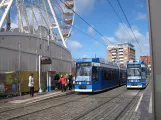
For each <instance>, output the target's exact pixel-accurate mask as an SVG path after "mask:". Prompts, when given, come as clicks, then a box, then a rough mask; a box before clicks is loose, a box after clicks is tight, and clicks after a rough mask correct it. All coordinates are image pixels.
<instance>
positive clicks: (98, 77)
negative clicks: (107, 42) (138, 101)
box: [74, 58, 126, 92]
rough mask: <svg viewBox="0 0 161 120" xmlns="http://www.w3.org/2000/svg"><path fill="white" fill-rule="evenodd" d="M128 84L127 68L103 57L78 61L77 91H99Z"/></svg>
mask: <svg viewBox="0 0 161 120" xmlns="http://www.w3.org/2000/svg"><path fill="white" fill-rule="evenodd" d="M125 84H126V68H125V67H123V66H120V65H118V64H115V63H110V62H105V61H104V59H102V58H91V59H79V60H77V61H76V80H75V85H74V87H75V92H99V91H103V90H106V89H109V88H113V87H117V86H120V85H125Z"/></svg>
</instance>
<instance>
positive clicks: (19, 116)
mask: <svg viewBox="0 0 161 120" xmlns="http://www.w3.org/2000/svg"><path fill="white" fill-rule="evenodd" d="M69 96H72V95H69ZM90 96H91V95H86V96H84V97H81V98H77V99H74V100H69V101H67V102H64V103H60V104H57V105H52V106H50V107H45V108H43V109H40V110H36V111H32V112H29V113H27V114H23V115H18V116H15V117H11V118H9V119H7V120H12V119H17V118H21V117H23V116H27V115H30V114H34V113H37V112H41V111H44V110H47V109H50V108H53V107H58V106H62V105H65V104H68V103H70V102H74V101H77V100H81V99H84V98H88V97H90ZM61 97H65V96H61ZM53 99H55V100H56V99H60V98H53ZM45 102H47V101H44V102H41V103H45ZM41 103H40V102H38V103H34V104H30V105H27V106H21V107H18V108H14V109H9V110H5V111H1V112H0V114H3V113H5V112H9V111H10V112H11V111H14V110H18V109H23V108H24V107H31V106H33V105H37V104H41Z"/></svg>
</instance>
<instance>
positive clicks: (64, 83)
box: [58, 75, 67, 92]
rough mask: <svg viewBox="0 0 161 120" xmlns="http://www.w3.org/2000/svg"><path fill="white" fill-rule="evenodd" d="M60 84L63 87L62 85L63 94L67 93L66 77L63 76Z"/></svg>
mask: <svg viewBox="0 0 161 120" xmlns="http://www.w3.org/2000/svg"><path fill="white" fill-rule="evenodd" d="M58 82H59V83H61V85H62V92H65V91H66V88H65V85H66V84H67V81H66V77H65V75H64V76H63V75H61V77H60V79H59V81H58Z"/></svg>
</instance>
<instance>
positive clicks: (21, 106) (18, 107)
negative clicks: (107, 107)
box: [0, 94, 89, 114]
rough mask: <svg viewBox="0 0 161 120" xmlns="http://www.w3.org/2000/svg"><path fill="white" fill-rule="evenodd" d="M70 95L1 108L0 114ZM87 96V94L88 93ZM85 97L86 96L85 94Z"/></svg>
mask: <svg viewBox="0 0 161 120" xmlns="http://www.w3.org/2000/svg"><path fill="white" fill-rule="evenodd" d="M72 96H73V95H71V94H70V95H65V96H59V97H56V98H48V99H45V101H38V102H34V103H31V104H25V105H22V104H20V106H16V108H11V109H7V110H2V111H0V114H1V113H4V112H9V111H13V110H17V109H21V108H24V107H30V106H33V105H38V104H42V103H46V102H48V101H51V100H52V99H53V100H58V99H61V98H63V97H72ZM88 96H89V95H88ZM85 97H86V96H85ZM85 97H81V98H77V99H75V100H78V99H83V98H85ZM75 100H74V101H75ZM68 102H70V101H68ZM1 109H3V108H1Z"/></svg>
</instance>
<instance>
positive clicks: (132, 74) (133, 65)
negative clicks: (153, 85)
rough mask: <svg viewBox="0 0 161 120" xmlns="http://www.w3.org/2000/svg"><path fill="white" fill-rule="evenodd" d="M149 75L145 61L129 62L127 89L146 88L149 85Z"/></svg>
mask: <svg viewBox="0 0 161 120" xmlns="http://www.w3.org/2000/svg"><path fill="white" fill-rule="evenodd" d="M147 73H148V69H147V66H146V64H145V63H144V61H128V62H127V83H126V86H127V88H145V87H146V86H147V84H148V83H149V81H148V80H147Z"/></svg>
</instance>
